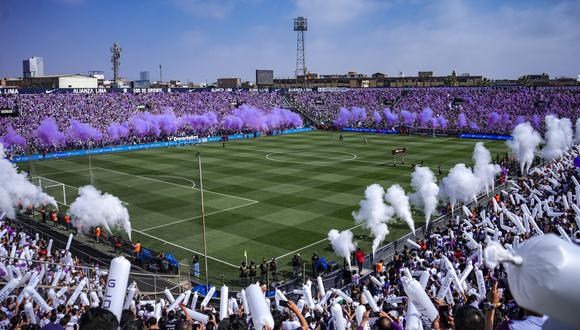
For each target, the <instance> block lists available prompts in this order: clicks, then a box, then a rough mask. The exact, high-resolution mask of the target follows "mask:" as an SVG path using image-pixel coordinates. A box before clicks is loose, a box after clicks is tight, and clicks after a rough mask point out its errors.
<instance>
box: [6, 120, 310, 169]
mask: <svg viewBox="0 0 580 330" xmlns="http://www.w3.org/2000/svg"><path fill="white" fill-rule="evenodd" d="M312 130H313V128H311V127H302V128H295V129H288V130H283V131H277V132H273V133H271V134H270V135H285V134H294V133H302V132H309V131H312ZM262 135H263V134H262V133H260V132H256V133H244V134H232V135H228V136H227V138H226V139H227V140H228V141H231V140H240V139H250V138H254V137H260V136H262ZM223 140H224V137H223V136H209V137H204V138H198V137H192V138H183V139H178V140H177V139H176V140H175V141H163V142H151V143H142V144H131V145H122V146H113V147H103V148H95V149H83V150H69V151H59V152H51V153H47V154H45V155H43V154H34V155H25V156H15V157H14V158H13V159H12V162H14V163H21V162H28V161H33V160H43V159H58V158H67V157H75V156H88V155H100V154H107V153H113V152H124V151H135V150H144V149H157V148H166V147H176V146H182V145H193V144H200V143H210V142H219V141H223Z"/></svg>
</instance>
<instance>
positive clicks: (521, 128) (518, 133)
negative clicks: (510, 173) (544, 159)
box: [506, 122, 543, 174]
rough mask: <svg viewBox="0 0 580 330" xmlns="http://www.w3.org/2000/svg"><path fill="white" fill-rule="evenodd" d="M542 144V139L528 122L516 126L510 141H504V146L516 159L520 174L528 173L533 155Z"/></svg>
mask: <svg viewBox="0 0 580 330" xmlns="http://www.w3.org/2000/svg"><path fill="white" fill-rule="evenodd" d="M542 142H543V140H542V137H541V136H540V134H539V133H538V132H536V131H535V130H534V128H533V127H532V125H531V124H530V123H529V122H525V123H521V124H519V125H517V126H516V127H515V128H514V130H513V131H512V140H508V141H506V144H507V146H508V147H509V148H510V149H511V151H512V154H514V155H515V156H516V158H517V159H518V162H519V163H520V171H521V172H522V173H525V174H527V173H528V172H529V170H530V167H531V166H532V162H533V161H534V154H535V152H536V150H537V148H538V145H540V143H542Z"/></svg>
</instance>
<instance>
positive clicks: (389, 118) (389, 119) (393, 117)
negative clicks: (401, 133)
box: [383, 108, 399, 125]
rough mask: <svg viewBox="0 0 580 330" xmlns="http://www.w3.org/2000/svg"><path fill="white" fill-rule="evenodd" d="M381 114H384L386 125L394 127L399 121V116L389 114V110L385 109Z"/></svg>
mask: <svg viewBox="0 0 580 330" xmlns="http://www.w3.org/2000/svg"><path fill="white" fill-rule="evenodd" d="M383 113H384V114H385V119H386V120H387V124H388V125H394V124H396V123H397V122H398V121H399V115H397V114H396V113H393V112H391V109H389V108H385V109H384V110H383Z"/></svg>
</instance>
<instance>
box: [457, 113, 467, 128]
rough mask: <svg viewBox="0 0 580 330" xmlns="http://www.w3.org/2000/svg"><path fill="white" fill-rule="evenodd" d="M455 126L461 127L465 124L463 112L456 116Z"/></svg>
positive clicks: (465, 119) (465, 118)
mask: <svg viewBox="0 0 580 330" xmlns="http://www.w3.org/2000/svg"><path fill="white" fill-rule="evenodd" d="M457 126H458V127H461V128H463V127H466V126H467V117H466V116H465V113H463V112H462V113H460V114H459V116H458V117H457Z"/></svg>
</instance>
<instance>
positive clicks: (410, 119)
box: [401, 110, 417, 125]
mask: <svg viewBox="0 0 580 330" xmlns="http://www.w3.org/2000/svg"><path fill="white" fill-rule="evenodd" d="M401 116H403V121H404V122H405V124H407V125H412V124H413V123H415V120H417V113H415V112H409V111H407V110H403V111H401Z"/></svg>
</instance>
